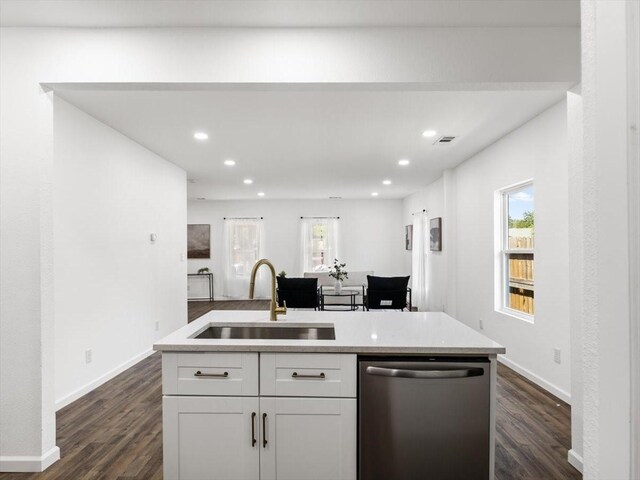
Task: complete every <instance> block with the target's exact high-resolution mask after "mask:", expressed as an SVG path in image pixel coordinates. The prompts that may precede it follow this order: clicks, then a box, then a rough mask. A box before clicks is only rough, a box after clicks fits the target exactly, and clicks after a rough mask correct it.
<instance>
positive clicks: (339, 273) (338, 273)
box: [329, 258, 349, 282]
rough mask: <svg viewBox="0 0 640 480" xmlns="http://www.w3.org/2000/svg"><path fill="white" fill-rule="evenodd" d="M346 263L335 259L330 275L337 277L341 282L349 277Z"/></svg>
mask: <svg viewBox="0 0 640 480" xmlns="http://www.w3.org/2000/svg"><path fill="white" fill-rule="evenodd" d="M346 266H347V264H346V263H340V261H339V260H338V259H337V258H334V259H333V268H332V269H331V270H329V276H330V277H333V278H335V279H336V280H337V281H339V282H341V281H342V280H345V279H347V278H349V274H348V273H347V271H346V270H345V269H344V267H346Z"/></svg>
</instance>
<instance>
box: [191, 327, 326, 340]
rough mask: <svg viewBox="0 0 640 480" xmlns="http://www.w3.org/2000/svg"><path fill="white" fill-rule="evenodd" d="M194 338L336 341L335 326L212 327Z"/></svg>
mask: <svg viewBox="0 0 640 480" xmlns="http://www.w3.org/2000/svg"><path fill="white" fill-rule="evenodd" d="M194 338H220V339H240V340H242V339H244V340H335V339H336V332H335V329H334V328H333V325H327V326H326V327H324V326H323V327H319V326H313V327H293V326H286V327H280V326H276V325H273V326H246V325H232V326H228V325H227V326H211V327H209V328H207V329H206V330H204V331H202V332H201V333H200V334H198V335H196V336H195V337H194Z"/></svg>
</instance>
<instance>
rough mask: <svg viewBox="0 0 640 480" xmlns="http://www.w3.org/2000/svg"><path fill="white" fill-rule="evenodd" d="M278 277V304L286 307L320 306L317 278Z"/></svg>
mask: <svg viewBox="0 0 640 480" xmlns="http://www.w3.org/2000/svg"><path fill="white" fill-rule="evenodd" d="M277 278H278V305H280V306H281V307H282V306H284V304H285V302H286V304H287V308H313V309H314V310H317V309H318V307H319V306H320V302H319V299H318V279H317V278H287V277H277Z"/></svg>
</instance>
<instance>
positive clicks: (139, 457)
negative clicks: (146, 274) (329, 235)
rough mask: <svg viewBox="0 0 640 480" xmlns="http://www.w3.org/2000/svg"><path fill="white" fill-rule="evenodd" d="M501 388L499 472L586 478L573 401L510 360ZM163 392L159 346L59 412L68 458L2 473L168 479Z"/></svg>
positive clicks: (202, 309)
mask: <svg viewBox="0 0 640 480" xmlns="http://www.w3.org/2000/svg"><path fill="white" fill-rule="evenodd" d="M268 308H269V305H268V301H247V302H244V301H229V302H222V301H216V302H215V303H213V304H212V303H209V302H189V321H192V320H194V319H195V318H198V317H199V316H201V315H203V314H204V313H206V312H208V311H211V310H214V309H220V310H225V309H226V310H229V309H231V310H243V309H253V310H266V309H268ZM497 394H498V408H497V418H496V424H497V426H496V430H497V441H496V479H499V480H507V479H536V480H540V479H554V480H555V479H579V478H582V476H581V475H580V473H579V472H577V471H576V470H575V469H574V468H573V467H571V466H570V465H569V464H568V463H567V449H568V448H570V444H571V442H570V432H571V427H570V418H571V409H570V407H569V405H567V404H566V403H564V402H562V401H560V400H558V399H557V398H555V397H553V396H552V395H550V394H548V393H547V392H545V391H544V390H542V389H541V388H540V387H538V386H536V385H535V384H533V383H531V382H529V381H528V380H526V379H525V378H524V377H522V376H520V375H518V374H517V373H515V372H514V371H512V370H510V369H509V368H507V367H505V366H503V365H498V388H497ZM161 399H162V389H161V361H160V354H159V353H155V354H153V355H152V356H150V357H148V358H146V359H145V360H143V361H141V362H140V363H138V364H137V365H135V366H134V367H132V368H130V369H128V370H127V371H125V372H123V373H122V374H120V375H118V376H117V377H116V378H114V379H113V380H110V381H109V382H107V383H105V384H104V385H102V386H100V387H98V388H97V389H95V390H94V391H92V392H91V393H89V394H87V395H85V396H84V397H82V398H81V399H79V400H77V401H76V402H74V403H72V404H71V405H69V406H67V407H65V408H63V409H62V410H60V411H59V412H58V413H57V425H58V441H57V444H58V446H59V447H60V450H61V453H62V458H61V459H60V461H58V462H56V463H55V464H54V465H52V466H51V467H50V468H49V469H48V470H47V471H45V472H43V473H38V474H29V473H0V480H84V479H105V480H106V479H118V480H134V479H135V480H148V479H149V480H153V479H161V478H162V402H161ZM203 480H204V479H203ZM336 480H338V479H336Z"/></svg>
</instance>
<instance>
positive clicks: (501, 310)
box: [496, 307, 535, 324]
mask: <svg viewBox="0 0 640 480" xmlns="http://www.w3.org/2000/svg"><path fill="white" fill-rule="evenodd" d="M496 312H497V313H501V314H502V315H506V316H508V317H513V318H517V319H518V320H522V321H524V322H527V323H531V324H534V323H535V322H534V316H533V315H529V314H527V313H522V312H518V311H517V310H512V309H511V308H504V307H503V308H496Z"/></svg>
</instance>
